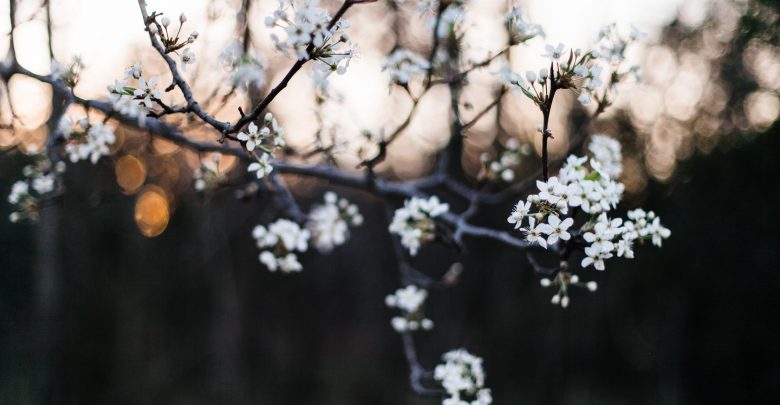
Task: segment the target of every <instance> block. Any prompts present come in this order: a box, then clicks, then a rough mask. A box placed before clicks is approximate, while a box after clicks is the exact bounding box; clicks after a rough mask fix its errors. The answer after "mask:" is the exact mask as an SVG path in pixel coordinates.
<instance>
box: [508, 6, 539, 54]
mask: <svg viewBox="0 0 780 405" xmlns="http://www.w3.org/2000/svg"><path fill="white" fill-rule="evenodd" d="M504 26H505V27H506V31H507V33H508V34H509V45H517V44H522V43H524V42H526V41H529V40H531V39H533V38H536V37H544V30H543V29H542V26H541V25H539V24H534V23H531V22H529V21H528V20H527V19H526V16H525V11H524V10H523V9H522V7H512V9H511V10H509V12H508V13H507V14H506V16H504Z"/></svg>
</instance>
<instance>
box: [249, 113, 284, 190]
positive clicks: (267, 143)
mask: <svg viewBox="0 0 780 405" xmlns="http://www.w3.org/2000/svg"><path fill="white" fill-rule="evenodd" d="M260 124H261V127H258V126H257V124H255V123H254V122H250V123H249V125H248V126H247V128H246V132H243V131H242V132H239V133H238V140H239V141H241V142H243V143H244V147H245V148H246V150H247V151H248V152H251V153H253V154H254V157H255V161H254V162H252V163H250V164H249V166H248V167H247V171H249V172H254V173H255V175H256V176H257V178H258V179H262V178H263V177H265V176H266V175H268V174H270V173H271V172H272V171H273V169H274V168H273V166H272V165H271V159H272V158H273V154H274V152H275V151H276V150H277V149H280V148H282V147H284V145H285V143H284V129H283V128H282V127H281V126H279V123H278V122H277V121H276V118H274V116H273V114H271V113H270V112H269V113H267V114H265V117H264V118H263V121H262V122H261V123H260Z"/></svg>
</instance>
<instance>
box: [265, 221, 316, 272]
mask: <svg viewBox="0 0 780 405" xmlns="http://www.w3.org/2000/svg"><path fill="white" fill-rule="evenodd" d="M252 237H253V238H254V239H255V241H256V243H257V247H258V248H259V249H260V250H261V252H260V255H259V256H258V259H259V260H260V263H262V264H263V265H265V267H266V268H268V270H270V271H276V270H280V271H281V272H283V273H291V272H299V271H301V270H303V266H302V265H301V264H300V262H299V261H298V256H296V254H295V253H296V252H300V253H303V252H305V251H306V250H308V248H309V244H308V243H309V237H310V234H309V231H308V230H306V229H303V228H301V227H300V225H298V224H297V223H295V222H293V221H290V220H289V219H284V218H280V219H278V220H276V221H275V222H273V223H272V224H270V225H269V226H268V227H267V228H266V227H265V226H263V225H257V226H255V228H254V229H253V230H252Z"/></svg>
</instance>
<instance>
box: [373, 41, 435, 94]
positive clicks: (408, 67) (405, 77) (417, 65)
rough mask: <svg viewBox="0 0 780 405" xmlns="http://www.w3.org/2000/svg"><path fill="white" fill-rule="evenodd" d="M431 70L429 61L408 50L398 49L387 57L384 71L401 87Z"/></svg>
mask: <svg viewBox="0 0 780 405" xmlns="http://www.w3.org/2000/svg"><path fill="white" fill-rule="evenodd" d="M430 68H431V64H430V63H428V60H426V59H425V58H423V57H422V56H420V55H418V54H416V53H414V52H412V51H409V50H406V49H401V48H399V49H396V50H395V51H393V53H392V54H390V56H388V57H387V60H386V61H385V64H384V65H382V70H387V72H388V73H390V77H391V78H392V80H393V81H394V82H396V83H398V84H400V85H407V84H409V81H410V80H411V79H412V78H413V77H415V76H422V75H425V73H426V72H427V71H428V70H429V69H430Z"/></svg>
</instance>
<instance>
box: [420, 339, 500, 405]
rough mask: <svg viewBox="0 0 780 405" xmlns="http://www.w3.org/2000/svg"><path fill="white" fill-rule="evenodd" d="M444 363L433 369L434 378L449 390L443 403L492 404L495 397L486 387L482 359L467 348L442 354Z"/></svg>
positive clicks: (458, 404) (462, 404) (453, 404)
mask: <svg viewBox="0 0 780 405" xmlns="http://www.w3.org/2000/svg"><path fill="white" fill-rule="evenodd" d="M442 359H443V360H444V363H443V364H439V365H437V366H436V368H435V369H434V370H433V378H434V379H436V380H437V381H440V382H441V385H442V387H444V390H445V391H446V392H447V396H448V397H447V398H445V399H444V401H442V405H490V404H491V403H493V397H492V395H491V393H490V389H489V388H485V371H484V369H483V368H482V359H481V358H480V357H477V356H474V355H473V354H471V353H469V352H467V351H466V350H463V349H459V350H452V351H449V352H447V353H444V355H443V356H442Z"/></svg>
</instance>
